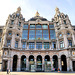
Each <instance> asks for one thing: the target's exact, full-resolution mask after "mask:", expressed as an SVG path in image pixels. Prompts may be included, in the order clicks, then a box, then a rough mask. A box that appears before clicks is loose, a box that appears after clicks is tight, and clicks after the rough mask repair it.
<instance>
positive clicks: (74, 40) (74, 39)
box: [72, 33, 75, 45]
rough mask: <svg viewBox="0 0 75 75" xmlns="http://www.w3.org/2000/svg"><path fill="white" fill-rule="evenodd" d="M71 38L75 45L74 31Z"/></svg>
mask: <svg viewBox="0 0 75 75" xmlns="http://www.w3.org/2000/svg"><path fill="white" fill-rule="evenodd" d="M72 38H73V45H75V36H74V33H73V34H72Z"/></svg>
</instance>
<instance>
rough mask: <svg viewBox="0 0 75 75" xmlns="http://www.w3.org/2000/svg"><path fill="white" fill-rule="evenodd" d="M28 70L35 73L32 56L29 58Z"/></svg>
mask: <svg viewBox="0 0 75 75" xmlns="http://www.w3.org/2000/svg"><path fill="white" fill-rule="evenodd" d="M29 70H30V71H35V63H34V56H33V55H30V56H29Z"/></svg>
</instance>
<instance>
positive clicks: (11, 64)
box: [10, 58, 13, 71]
mask: <svg viewBox="0 0 75 75" xmlns="http://www.w3.org/2000/svg"><path fill="white" fill-rule="evenodd" d="M12 68H13V58H11V59H10V71H12Z"/></svg>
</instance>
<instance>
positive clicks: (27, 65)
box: [26, 57, 29, 71]
mask: <svg viewBox="0 0 75 75" xmlns="http://www.w3.org/2000/svg"><path fill="white" fill-rule="evenodd" d="M26 70H27V71H29V61H28V57H27V58H26Z"/></svg>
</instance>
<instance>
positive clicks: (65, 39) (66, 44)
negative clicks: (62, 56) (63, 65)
mask: <svg viewBox="0 0 75 75" xmlns="http://www.w3.org/2000/svg"><path fill="white" fill-rule="evenodd" d="M63 37H64V46H65V48H67V47H68V40H67V36H66V34H64V35H63Z"/></svg>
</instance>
